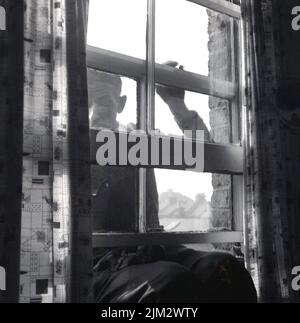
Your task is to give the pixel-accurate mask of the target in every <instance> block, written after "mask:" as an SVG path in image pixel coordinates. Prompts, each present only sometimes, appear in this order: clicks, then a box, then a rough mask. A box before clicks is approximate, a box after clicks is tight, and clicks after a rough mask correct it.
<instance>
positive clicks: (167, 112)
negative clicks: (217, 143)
mask: <svg viewBox="0 0 300 323" xmlns="http://www.w3.org/2000/svg"><path fill="white" fill-rule="evenodd" d="M178 96H179V97H181V98H182V99H180V100H177V99H176V97H178ZM183 96H184V98H183ZM155 129H157V130H159V131H160V132H162V133H163V134H165V135H176V136H182V134H183V131H184V130H193V129H195V130H203V131H204V132H205V139H206V141H211V139H212V138H210V137H211V135H212V134H211V123H210V109H209V97H208V96H207V95H203V94H199V93H194V92H190V91H184V90H181V89H177V88H167V87H164V86H159V85H158V86H157V87H156V95H155Z"/></svg>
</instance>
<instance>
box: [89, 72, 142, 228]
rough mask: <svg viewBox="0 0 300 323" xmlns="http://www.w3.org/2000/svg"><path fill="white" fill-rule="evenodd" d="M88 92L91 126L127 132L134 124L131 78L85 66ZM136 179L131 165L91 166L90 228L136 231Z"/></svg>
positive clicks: (136, 171) (134, 99)
mask: <svg viewBox="0 0 300 323" xmlns="http://www.w3.org/2000/svg"><path fill="white" fill-rule="evenodd" d="M88 92H89V109H90V127H91V129H94V130H95V129H96V130H97V129H101V128H108V129H112V130H121V131H127V130H129V131H130V130H131V129H132V128H134V127H135V123H136V110H137V103H136V82H135V81H133V80H130V79H128V78H124V77H122V78H121V77H119V76H118V75H114V74H109V73H104V72H100V71H95V70H91V69H88ZM91 138H94V139H95V137H93V136H91ZM91 147H94V145H93V143H91ZM91 154H92V155H91V156H95V155H96V152H95V151H94V152H93V151H91ZM137 180H138V169H135V168H132V167H113V166H99V165H96V164H95V165H92V166H91V182H92V188H91V190H92V214H93V220H94V231H98V232H135V231H136V230H137V205H138V202H137V201H138V198H137V196H138V191H137V187H138V185H137Z"/></svg>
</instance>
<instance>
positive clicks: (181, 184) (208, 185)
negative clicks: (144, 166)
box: [155, 169, 233, 232]
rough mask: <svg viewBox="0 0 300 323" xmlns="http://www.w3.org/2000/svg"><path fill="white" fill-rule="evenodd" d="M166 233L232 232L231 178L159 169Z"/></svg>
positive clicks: (158, 186) (160, 206)
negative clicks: (226, 230) (224, 230)
mask: <svg viewBox="0 0 300 323" xmlns="http://www.w3.org/2000/svg"><path fill="white" fill-rule="evenodd" d="M155 175H156V182H157V190H158V195H159V220H160V225H162V226H163V227H164V230H165V231H176V232H186V231H207V230H222V229H229V230H231V229H232V226H233V225H232V198H231V176H229V175H216V174H208V173H194V172H187V171H177V170H165V169H156V170H155Z"/></svg>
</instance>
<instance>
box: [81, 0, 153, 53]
mask: <svg viewBox="0 0 300 323" xmlns="http://www.w3.org/2000/svg"><path fill="white" fill-rule="evenodd" d="M146 23H147V1H145V0H126V1H124V0H90V1H89V20H88V35H87V43H88V45H91V46H95V47H99V48H103V49H107V50H111V51H114V52H118V53H121V54H125V55H129V56H133V57H137V58H143V59H145V55H146V42H145V39H146Z"/></svg>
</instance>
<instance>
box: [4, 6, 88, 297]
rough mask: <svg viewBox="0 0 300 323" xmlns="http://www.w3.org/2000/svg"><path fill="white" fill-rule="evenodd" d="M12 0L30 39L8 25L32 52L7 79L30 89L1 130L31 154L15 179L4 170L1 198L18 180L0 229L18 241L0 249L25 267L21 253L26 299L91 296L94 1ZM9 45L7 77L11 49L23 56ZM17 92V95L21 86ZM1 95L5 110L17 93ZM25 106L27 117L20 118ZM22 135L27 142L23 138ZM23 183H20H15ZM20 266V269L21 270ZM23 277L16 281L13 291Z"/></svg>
mask: <svg viewBox="0 0 300 323" xmlns="http://www.w3.org/2000/svg"><path fill="white" fill-rule="evenodd" d="M6 2H7V3H9V5H10V6H12V3H15V4H19V5H20V7H21V10H19V14H21V13H22V14H23V15H24V25H23V26H24V28H23V26H22V32H20V36H19V38H21V39H22V42H23V36H24V44H23V43H22V42H21V41H20V39H18V37H17V36H12V34H10V38H9V39H12V38H13V37H14V42H15V43H16V40H19V42H18V44H19V45H18V46H20V47H23V46H24V57H23V58H24V59H23V58H22V61H20V60H19V65H17V66H19V69H21V67H22V68H23V70H22V71H20V73H19V74H18V75H19V79H18V80H12V82H11V83H9V84H10V86H11V87H13V86H15V84H17V85H18V84H20V83H22V89H21V90H20V93H22V92H23V95H22V98H21V94H19V93H18V92H16V91H14V93H15V96H16V97H17V98H18V100H19V101H21V99H22V100H23V104H22V105H20V104H19V105H18V106H17V103H19V102H16V103H15V104H16V109H15V110H16V111H15V114H16V116H15V117H16V118H17V119H16V120H17V121H14V122H15V124H16V125H17V126H16V125H15V124H9V123H7V118H8V116H6V115H3V114H4V113H5V111H6V110H5V111H3V109H1V113H2V115H1V123H2V124H3V126H5V128H2V127H1V131H3V136H2V137H1V140H5V139H6V140H7V142H9V143H11V144H12V145H14V144H15V145H16V144H18V146H17V147H16V150H15V151H16V152H15V154H16V153H17V152H18V151H20V149H22V150H21V151H22V152H23V158H18V161H17V162H19V164H21V167H22V165H23V172H22V168H21V167H20V165H19V164H18V165H17V166H19V167H17V166H15V167H14V169H15V172H13V171H11V174H12V175H13V177H11V179H10V180H8V179H9V178H8V174H9V172H7V170H6V169H5V168H4V169H3V171H2V173H1V174H0V176H1V175H2V176H3V177H5V178H4V180H6V182H5V181H1V184H2V186H1V199H4V200H5V196H7V195H5V193H3V192H6V191H7V188H8V187H9V185H10V184H14V185H13V187H10V191H13V190H14V192H13V193H14V194H13V195H11V196H9V197H8V198H7V199H6V200H7V201H6V202H7V203H10V202H12V205H11V206H10V208H11V210H13V212H12V213H10V215H9V218H10V220H6V218H5V214H6V216H7V213H5V212H8V211H9V210H10V209H8V208H6V207H5V208H6V210H5V212H4V211H3V210H2V209H3V207H1V212H2V213H3V214H4V220H5V221H3V220H2V218H1V220H2V221H0V224H1V227H0V229H1V230H2V232H3V233H4V234H1V239H2V237H3V236H4V237H6V239H9V236H8V235H11V236H12V238H11V240H12V241H11V242H10V241H5V243H4V244H3V245H4V247H5V250H1V251H2V252H1V256H2V255H3V254H4V258H5V257H9V253H10V251H13V259H14V262H15V263H14V264H13V265H14V268H15V269H18V262H19V259H20V262H21V263H20V285H19V288H20V289H19V293H20V301H21V302H87V301H91V299H90V298H89V297H90V295H91V293H90V292H91V283H92V247H91V218H90V170H89V156H90V154H89V131H88V125H89V123H88V103H87V81H86V61H85V43H86V23H87V21H86V12H87V8H86V6H87V1H85V0H67V1H66V0H25V1H24V8H23V5H21V3H22V4H23V1H11V0H9V1H6ZM13 9H16V7H15V8H13ZM22 9H24V11H23V12H22ZM20 21H23V19H20ZM7 52H8V53H9V55H8V57H2V55H0V63H1V67H2V70H1V82H3V80H4V79H2V74H3V73H4V72H6V73H8V75H10V74H11V70H8V69H6V70H5V71H4V72H3V68H5V65H6V61H5V59H6V60H11V59H10V55H12V54H13V55H15V56H17V54H15V52H17V51H16V50H15V51H13V48H9V47H8V51H7ZM1 53H2V51H1ZM23 61H24V65H23ZM11 65H12V62H11ZM3 75H4V76H5V74H3ZM21 75H22V77H21ZM20 80H21V82H20ZM17 81H18V82H17ZM23 81H24V82H23ZM18 94H19V95H18ZM11 98H12V99H13V100H15V101H16V100H17V99H16V98H14V97H13V95H11ZM0 100H1V101H0V102H1V105H3V104H4V107H6V109H7V110H8V108H11V106H13V104H14V101H13V103H12V102H4V101H5V97H4V94H3V95H2V92H1V96H0ZM3 102H4V103H3ZM21 111H22V113H23V124H22V123H21V122H20V119H21V118H20V112H21ZM10 113H11V114H12V112H10ZM19 130H22V131H19ZM5 136H6V137H5ZM22 137H23V144H20V141H21V140H22ZM3 147H5V145H4V146H3V145H1V149H2V151H1V153H2V154H1V156H2V160H1V161H2V164H3V165H4V166H6V167H7V169H8V170H10V168H11V167H13V165H10V163H11V161H12V160H9V159H8V158H7V157H9V156H11V155H12V154H10V155H7V150H8V151H9V152H11V149H12V148H13V147H10V146H8V147H7V148H6V150H4V151H3ZM19 156H20V154H19ZM17 162H14V163H15V164H16V163H17ZM16 183H19V186H17V188H16V187H15V186H16ZM3 184H4V185H3ZM21 184H22V196H21V195H20V191H21V190H20V187H21ZM11 186H12V185H11ZM17 189H18V190H17ZM10 191H8V192H10ZM3 194H4V195H3ZM6 194H8V193H6ZM21 199H22V201H21ZM2 213H1V216H2ZM20 219H21V227H20ZM9 221H10V222H14V223H10V222H9ZM6 222H8V223H6ZM2 223H4V225H2ZM20 229H21V230H20ZM12 230H14V232H12ZM20 231H21V253H20V254H19V255H18V253H19V250H20V248H16V247H15V245H13V244H16V243H20V242H19V240H20V233H19V232H20ZM2 232H1V233H2ZM13 234H14V236H13ZM7 237H8V238H7ZM9 243H10V245H9ZM1 245H2V244H1ZM7 246H14V247H9V248H10V251H8V250H7ZM18 258H19V259H18ZM0 265H1V264H0ZM7 268H8V267H7ZM8 269H9V268H8ZM17 272H18V270H17V271H16V270H15V271H14V272H12V274H14V279H16V276H17ZM8 281H10V280H8ZM17 285H18V284H17V283H16V285H15V286H14V291H15V294H16V290H17V289H16V288H18V286H17ZM15 297H16V295H15ZM15 300H16V299H15Z"/></svg>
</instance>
